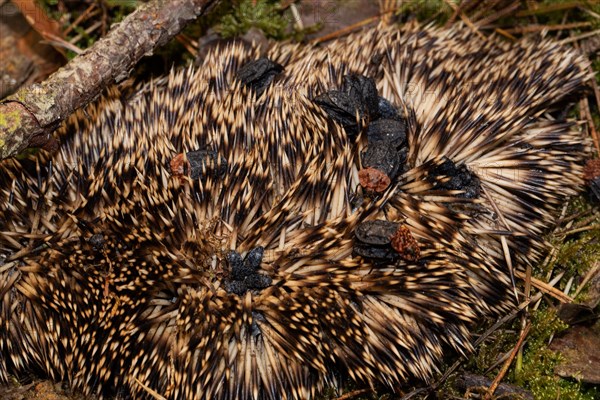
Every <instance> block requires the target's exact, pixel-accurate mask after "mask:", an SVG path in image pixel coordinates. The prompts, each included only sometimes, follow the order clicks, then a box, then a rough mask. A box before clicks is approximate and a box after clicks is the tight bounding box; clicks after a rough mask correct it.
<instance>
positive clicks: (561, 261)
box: [540, 196, 600, 289]
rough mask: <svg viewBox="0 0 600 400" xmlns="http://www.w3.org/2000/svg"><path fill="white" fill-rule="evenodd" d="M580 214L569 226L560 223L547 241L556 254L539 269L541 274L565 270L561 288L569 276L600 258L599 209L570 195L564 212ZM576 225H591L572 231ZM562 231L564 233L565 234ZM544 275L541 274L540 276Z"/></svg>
mask: <svg viewBox="0 0 600 400" xmlns="http://www.w3.org/2000/svg"><path fill="white" fill-rule="evenodd" d="M577 214H581V215H582V216H581V217H579V218H577V219H575V221H574V223H573V224H572V227H571V228H567V227H562V228H560V229H559V230H558V232H557V233H556V234H554V235H551V236H550V237H549V238H548V241H549V242H550V243H551V244H552V245H553V247H554V248H556V249H557V250H558V251H557V255H556V258H555V259H554V260H553V261H552V262H550V263H549V264H548V265H546V266H543V268H542V269H541V270H540V271H541V274H542V275H545V274H547V273H548V272H550V271H553V270H560V271H565V273H566V275H565V278H563V279H562V281H561V282H562V283H561V285H559V287H560V288H561V289H562V288H564V285H565V284H566V282H567V281H568V280H569V278H570V277H573V276H575V277H578V276H583V275H585V273H586V272H587V271H589V270H590V268H592V266H593V265H594V264H595V263H596V262H598V261H600V239H599V238H600V213H599V212H598V211H597V210H595V209H594V206H593V205H591V204H590V203H589V201H588V200H587V199H586V198H585V197H584V196H581V197H578V198H575V199H573V200H572V201H571V202H570V204H569V207H568V211H567V215H577ZM576 228H585V229H587V228H592V229H590V230H587V231H583V232H573V233H569V231H574V230H576ZM565 233H566V235H565ZM540 278H541V279H544V277H543V276H540Z"/></svg>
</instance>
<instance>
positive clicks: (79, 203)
mask: <svg viewBox="0 0 600 400" xmlns="http://www.w3.org/2000/svg"><path fill="white" fill-rule="evenodd" d="M587 66H588V64H587V61H586V60H585V59H584V58H583V57H581V56H579V55H578V54H577V53H576V52H575V51H574V50H572V49H566V48H563V47H561V46H559V45H557V44H555V43H552V42H549V41H544V40H540V41H537V42H519V43H502V42H500V41H498V40H494V39H493V38H490V39H489V40H487V41H485V42H483V41H482V40H480V39H478V38H477V37H474V34H473V33H472V32H471V31H469V30H468V29H467V28H465V27H463V26H461V25H457V26H454V27H452V28H450V29H441V28H434V27H425V28H423V27H418V26H407V27H404V28H402V29H399V28H397V27H385V26H378V27H373V28H369V29H366V30H363V31H361V32H360V33H358V34H354V35H352V36H349V37H347V38H342V39H338V40H336V41H333V42H331V43H329V44H328V45H327V46H324V47H314V46H303V47H302V46H299V45H287V44H284V45H276V46H275V47H273V48H272V49H270V50H269V51H268V52H267V54H266V57H262V56H261V51H260V50H259V49H257V48H254V47H252V46H244V45H240V44H235V43H234V44H231V45H228V46H225V47H219V48H216V49H214V50H212V51H211V52H209V54H208V55H207V56H206V57H205V59H204V60H203V64H202V65H201V66H199V67H197V68H193V67H190V68H186V69H181V70H174V71H172V72H171V73H170V74H169V75H168V76H167V77H164V78H161V79H158V80H156V81H153V82H150V83H147V84H144V85H141V86H137V87H135V88H133V89H131V88H111V89H109V90H108V91H107V93H106V94H105V95H104V96H103V97H102V98H101V99H99V100H98V101H97V102H95V103H94V104H92V105H90V106H88V107H87V108H86V109H85V110H84V111H81V112H79V113H77V114H76V115H74V116H72V117H71V118H70V119H69V120H68V121H66V123H65V125H64V126H63V127H62V128H61V129H60V130H59V131H58V132H57V133H56V137H57V140H58V141H59V142H60V143H61V146H60V148H59V150H58V151H56V152H55V153H47V152H43V151H41V152H39V153H38V154H35V155H32V156H29V157H28V158H25V159H19V160H17V159H11V160H4V161H3V162H2V163H1V164H0V171H1V173H0V198H1V201H2V204H6V207H4V208H3V209H1V210H0V257H1V258H0V260H1V261H0V326H2V329H1V330H0V355H1V357H0V382H7V380H8V377H9V374H10V375H16V376H20V375H24V374H27V373H29V372H32V371H33V372H35V373H38V374H41V375H45V376H48V377H50V378H51V379H53V380H55V381H63V382H65V383H66V384H67V385H68V386H70V387H71V388H73V389H75V390H79V391H82V392H83V393H84V394H86V395H91V394H94V395H98V396H100V397H110V396H113V395H121V396H123V397H132V398H151V393H159V394H160V395H162V396H164V397H165V398H168V399H196V398H197V399H232V398H236V399H237V398H239V399H308V398H311V397H314V396H315V394H316V393H318V392H320V391H321V390H322V389H323V388H324V387H326V386H330V387H339V386H340V385H342V379H340V377H349V378H351V379H353V380H355V381H358V382H363V383H364V384H366V385H370V386H375V385H384V386H388V387H389V388H391V389H392V390H394V389H396V388H397V387H400V386H401V385H402V384H403V383H405V382H407V380H408V379H411V378H417V379H419V380H422V381H425V382H428V381H430V380H431V379H432V378H433V377H434V375H435V373H436V372H437V371H438V370H439V368H440V359H442V358H443V357H445V356H446V355H447V354H448V353H449V352H455V353H458V354H466V353H468V352H471V351H472V350H473V349H472V345H471V335H470V331H471V329H472V327H473V325H474V324H475V323H477V322H478V321H479V320H481V319H482V318H485V317H495V316H498V315H501V314H502V313H505V312H507V311H508V310H510V309H512V308H513V307H514V301H515V299H514V298H513V296H512V291H513V290H514V285H513V282H512V281H511V276H512V272H513V270H514V269H516V268H522V267H523V266H525V265H527V264H528V263H534V262H536V261H537V260H539V258H540V257H541V256H542V255H543V252H544V250H545V244H544V242H543V240H542V239H541V238H542V234H543V233H544V231H545V230H547V229H548V227H549V225H550V223H551V218H550V216H551V215H553V213H555V212H556V208H557V207H558V206H559V205H560V204H561V203H562V202H563V201H564V200H565V199H566V198H567V197H568V196H570V195H573V194H576V193H577V192H578V191H579V190H580V186H581V185H580V184H581V178H580V176H581V175H582V174H581V171H582V163H583V160H584V158H585V156H586V154H587V153H588V152H589V143H588V141H587V140H586V139H585V138H584V137H583V134H582V133H581V130H579V129H577V128H578V123H577V122H576V121H568V120H567V119H566V118H565V116H564V115H563V114H561V113H560V112H559V111H560V110H561V107H562V108H564V105H565V104H567V103H568V102H569V101H570V100H572V99H573V98H575V96H577V95H579V94H580V93H581V91H582V90H583V89H584V88H585V86H586V81H587V80H588V79H590V76H589V74H588V73H587V72H586V71H587ZM307 71H309V72H308V73H307Z"/></svg>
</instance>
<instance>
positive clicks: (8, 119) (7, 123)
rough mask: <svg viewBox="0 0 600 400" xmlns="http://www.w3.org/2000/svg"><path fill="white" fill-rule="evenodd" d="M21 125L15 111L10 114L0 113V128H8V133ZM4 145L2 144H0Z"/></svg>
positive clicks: (17, 113)
mask: <svg viewBox="0 0 600 400" xmlns="http://www.w3.org/2000/svg"><path fill="white" fill-rule="evenodd" d="M20 125H21V117H20V115H19V112H18V111H17V110H15V111H11V112H2V113H0V127H2V128H8V131H9V132H13V131H14V130H15V129H17V128H18V127H19V126H20ZM0 145H4V142H2V143H0Z"/></svg>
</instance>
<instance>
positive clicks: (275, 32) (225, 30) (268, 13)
mask: <svg viewBox="0 0 600 400" xmlns="http://www.w3.org/2000/svg"><path fill="white" fill-rule="evenodd" d="M288 24H289V21H288V19H287V18H286V17H284V15H283V14H282V12H281V10H280V7H279V2H273V1H268V0H257V1H253V0H242V1H241V2H240V3H239V4H238V5H237V6H236V7H235V8H234V10H233V12H232V13H231V14H228V15H225V16H224V17H223V18H222V19H221V25H220V26H219V31H220V33H221V35H223V37H234V36H239V35H243V34H244V33H246V32H248V30H249V29H250V28H258V29H260V30H262V31H263V32H264V33H265V35H266V36H267V37H271V38H275V39H281V38H283V37H284V36H285V30H286V28H287V26H288Z"/></svg>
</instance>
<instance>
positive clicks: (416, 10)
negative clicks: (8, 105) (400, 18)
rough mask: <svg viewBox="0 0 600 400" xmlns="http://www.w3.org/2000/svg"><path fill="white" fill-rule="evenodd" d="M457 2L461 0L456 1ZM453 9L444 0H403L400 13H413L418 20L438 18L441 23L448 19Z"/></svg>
mask: <svg viewBox="0 0 600 400" xmlns="http://www.w3.org/2000/svg"><path fill="white" fill-rule="evenodd" d="M454 3H455V4H458V3H460V1H454ZM453 11H454V10H453V9H452V8H451V7H450V6H449V5H448V4H447V3H446V2H445V1H443V0H415V1H403V2H402V3H401V6H400V10H399V12H398V13H399V15H411V16H413V17H415V18H416V19H417V20H418V21H428V20H436V21H437V22H439V23H442V22H445V21H446V20H448V18H449V17H450V15H452V13H453Z"/></svg>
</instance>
